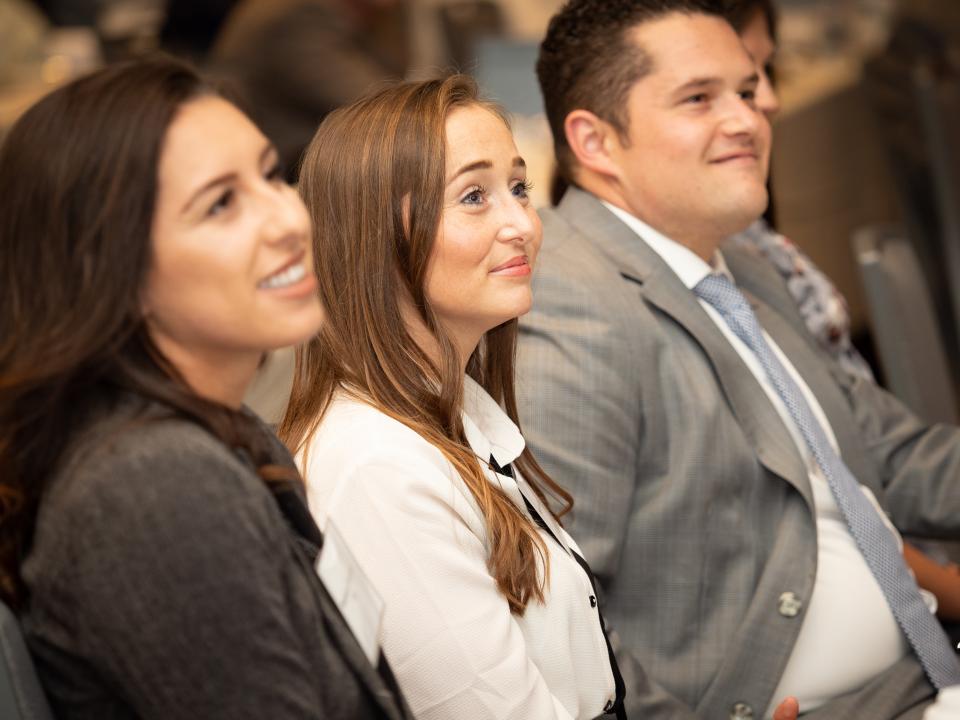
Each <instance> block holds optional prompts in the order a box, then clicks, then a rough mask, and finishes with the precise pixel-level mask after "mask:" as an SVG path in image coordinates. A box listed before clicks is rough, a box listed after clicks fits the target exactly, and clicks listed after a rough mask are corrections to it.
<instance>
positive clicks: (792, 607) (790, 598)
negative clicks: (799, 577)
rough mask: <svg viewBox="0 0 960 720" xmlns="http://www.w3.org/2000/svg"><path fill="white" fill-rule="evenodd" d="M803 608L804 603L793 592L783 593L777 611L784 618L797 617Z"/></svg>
mask: <svg viewBox="0 0 960 720" xmlns="http://www.w3.org/2000/svg"><path fill="white" fill-rule="evenodd" d="M802 608H803V601H802V600H801V599H800V598H798V597H797V596H796V595H795V594H794V593H792V592H785V593H783V594H782V595H781V596H780V599H779V600H778V601H777V611H778V612H779V613H780V614H781V615H783V616H784V617H788V618H792V617H796V616H797V615H799V614H800V610H801V609H802Z"/></svg>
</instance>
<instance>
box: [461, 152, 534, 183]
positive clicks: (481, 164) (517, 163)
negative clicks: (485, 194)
mask: <svg viewBox="0 0 960 720" xmlns="http://www.w3.org/2000/svg"><path fill="white" fill-rule="evenodd" d="M511 166H512V167H522V168H525V167H526V166H527V163H526V162H525V161H524V159H523V158H522V157H520V156H519V155H518V156H517V157H515V158H514V159H513V162H512V163H511ZM492 167H493V163H492V162H490V161H489V160H477V161H476V162H472V163H468V164H466V165H464V166H463V167H462V168H460V169H459V170H457V171H456V172H455V173H454V174H453V175H452V176H451V177H450V179H449V180H447V185H449V184H450V183H452V182H453V181H454V180H456V179H457V178H458V177H460V176H461V175H463V174H464V173H468V172H472V171H474V170H489V169H490V168H492Z"/></svg>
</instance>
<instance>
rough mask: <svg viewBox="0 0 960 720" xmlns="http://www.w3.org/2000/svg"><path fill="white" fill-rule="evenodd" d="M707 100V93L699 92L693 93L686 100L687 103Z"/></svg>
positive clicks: (692, 103) (694, 103) (693, 103)
mask: <svg viewBox="0 0 960 720" xmlns="http://www.w3.org/2000/svg"><path fill="white" fill-rule="evenodd" d="M706 101H707V94H706V93H697V94H696V95H691V96H690V97H688V98H686V99H685V100H684V102H685V103H690V104H691V105H696V104H698V103H702V102H706Z"/></svg>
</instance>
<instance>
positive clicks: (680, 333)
mask: <svg viewBox="0 0 960 720" xmlns="http://www.w3.org/2000/svg"><path fill="white" fill-rule="evenodd" d="M542 218H543V223H544V243H543V248H542V251H541V255H540V258H539V260H538V264H537V268H536V271H535V275H534V307H533V311H532V312H531V313H530V314H529V315H528V316H527V317H525V318H523V319H522V321H521V326H520V328H521V339H520V352H519V370H518V379H517V390H518V394H519V396H520V416H521V420H522V424H523V429H524V435H525V437H526V438H527V440H528V443H529V444H530V446H531V447H532V449H533V451H534V452H535V454H536V456H537V458H538V459H539V460H540V462H541V463H542V464H543V465H544V467H545V468H546V470H547V471H548V472H549V473H551V474H552V476H553V477H554V479H556V480H557V482H559V483H560V484H561V485H563V486H565V487H566V488H568V489H569V490H570V491H571V492H572V493H573V495H574V497H575V500H576V505H575V508H574V514H573V518H572V520H571V521H570V522H569V524H570V528H569V529H570V531H571V533H572V534H573V536H574V537H575V538H576V539H577V542H578V543H580V546H581V547H582V548H583V550H584V554H585V555H586V557H587V559H588V561H589V562H590V564H591V566H592V567H593V568H594V570H595V571H596V573H597V575H598V576H599V577H600V579H601V581H602V583H603V586H604V588H605V590H606V597H605V600H606V611H605V612H606V614H607V617H608V619H609V621H610V623H611V625H612V627H613V629H614V630H615V631H616V633H617V634H618V636H619V641H620V644H621V649H620V658H621V660H620V664H621V668H623V670H624V675H625V677H626V680H627V707H628V709H629V710H630V712H631V713H632V714H634V715H635V716H636V717H639V718H644V720H647V719H648V718H683V717H702V718H728V717H733V718H736V717H751V716H752V717H756V718H759V717H760V716H761V714H762V713H763V712H764V711H765V709H766V707H767V706H768V704H769V703H770V701H771V695H772V693H773V691H774V690H775V688H776V685H777V683H778V680H779V678H780V676H781V674H782V672H783V669H784V667H785V665H786V663H787V660H788V658H789V657H790V653H791V651H792V648H793V644H794V642H795V640H796V637H797V634H798V632H799V630H800V626H801V622H802V620H803V616H804V613H803V606H802V605H801V611H800V612H799V614H793V613H792V611H791V609H790V608H789V605H791V603H790V602H786V601H787V600H790V599H793V598H796V599H799V601H800V602H801V603H803V602H804V600H805V599H807V598H809V597H810V593H811V590H812V586H813V581H814V578H815V575H816V569H817V568H816V557H817V553H816V542H817V539H816V529H815V523H814V514H813V500H812V495H811V488H810V486H809V481H808V478H807V474H806V470H805V468H804V465H803V461H802V459H801V457H800V456H799V454H798V452H797V450H796V447H795V445H794V444H793V441H792V439H791V438H790V436H789V434H788V432H787V430H786V428H785V427H784V425H783V423H782V422H781V420H780V418H779V416H778V415H777V414H776V411H775V410H774V408H773V406H772V405H771V404H770V403H769V401H768V400H767V398H766V396H765V395H764V393H763V391H762V390H761V388H760V387H759V385H758V384H757V382H756V380H755V378H754V377H753V376H752V375H751V374H750V371H749V370H748V369H747V367H746V366H745V365H744V364H743V362H742V361H741V360H740V358H739V356H738V355H737V354H736V352H735V350H734V349H733V348H732V347H731V346H730V345H729V343H728V342H727V341H726V339H725V338H724V337H723V335H722V333H721V332H720V331H719V330H718V329H717V327H716V326H715V325H714V324H713V322H712V321H711V320H710V318H709V316H708V315H707V314H706V313H705V312H704V311H703V309H702V308H701V307H700V305H699V303H698V302H697V300H696V298H695V296H694V295H693V294H692V293H691V292H690V291H689V290H688V289H687V288H686V287H685V286H684V285H683V284H682V283H681V282H680V280H679V278H677V277H676V275H675V274H674V273H673V272H672V271H671V270H670V269H669V267H668V266H667V265H666V264H665V263H664V262H663V261H662V260H661V259H660V257H659V256H658V255H657V254H656V253H654V252H653V251H652V250H651V249H650V248H649V247H648V246H647V245H646V244H645V243H644V242H642V241H641V240H639V239H638V238H637V236H636V234H635V233H634V232H633V231H632V230H631V229H630V228H628V227H627V226H626V225H624V224H623V223H622V222H621V221H620V220H619V219H617V218H616V217H615V216H614V215H613V213H611V212H610V211H609V210H607V209H606V208H605V207H604V206H603V205H602V204H601V203H600V202H599V201H598V200H597V199H596V198H594V197H593V196H591V195H588V194H586V193H584V192H582V191H580V190H577V189H575V188H574V189H571V190H570V191H568V193H567V195H566V196H565V197H564V200H563V202H562V203H561V204H560V206H559V207H558V208H556V209H555V210H545V211H543V213H542ZM725 258H726V259H727V262H728V265H729V266H730V268H731V270H732V272H733V273H734V275H735V277H736V279H737V282H738V283H739V285H740V287H741V288H742V289H744V290H745V291H746V292H747V294H748V295H749V296H750V297H751V300H752V301H753V302H754V303H755V309H756V312H757V314H758V316H759V318H760V321H761V323H762V324H763V325H764V327H765V328H766V330H767V331H768V332H769V333H770V334H771V336H772V337H773V338H774V339H775V340H776V342H777V343H778V344H779V345H780V347H781V348H782V349H783V350H784V352H785V353H786V354H787V355H788V356H789V357H790V358H791V361H792V362H793V363H794V364H795V366H796V367H797V369H798V370H799V372H800V373H801V374H802V375H803V377H804V379H805V380H806V382H807V383H808V384H809V386H810V387H811V389H812V390H813V392H814V394H815V395H816V397H817V399H818V400H819V402H820V403H821V405H822V406H823V409H824V411H825V412H826V414H827V416H828V417H829V419H830V422H831V424H832V426H833V429H834V431H835V433H836V435H837V440H838V442H839V443H840V447H841V450H842V454H843V457H844V459H845V460H846V462H847V464H848V465H849V467H850V468H851V469H852V470H853V472H854V474H855V475H856V477H858V478H859V479H860V480H861V482H863V483H864V484H866V485H868V486H869V487H870V488H871V489H872V490H873V492H874V493H875V495H876V496H877V498H878V499H879V501H880V502H881V503H882V504H883V506H884V507H885V508H886V509H887V510H888V511H889V513H890V514H891V516H892V518H893V520H894V522H895V523H896V524H897V525H898V527H900V529H901V530H904V531H908V532H912V533H915V534H920V535H940V536H946V535H952V536H954V537H955V536H957V535H958V534H960V489H958V487H957V484H956V478H957V477H958V475H960V432H958V430H957V429H956V428H947V427H934V428H928V427H925V426H923V425H922V424H921V423H920V422H919V421H918V420H917V419H916V418H915V417H913V416H912V415H911V414H910V413H909V411H907V410H906V409H905V408H904V407H903V406H902V405H901V404H900V403H899V402H898V401H896V400H895V399H894V398H893V397H891V396H890V395H889V394H887V393H885V392H884V391H882V390H881V389H879V388H878V387H877V386H876V385H874V384H872V383H866V382H862V381H858V380H856V379H854V378H852V377H850V376H848V375H845V374H844V373H843V372H842V371H840V370H839V368H838V367H837V366H836V365H835V364H833V363H832V361H830V360H829V358H827V357H826V355H824V354H822V353H821V352H820V351H819V350H818V349H817V348H816V347H815V345H814V343H813V341H812V339H811V338H810V337H809V336H808V335H807V333H806V329H805V327H804V325H803V322H802V320H801V318H800V317H799V315H798V314H797V312H796V309H795V305H794V303H793V301H792V300H791V298H790V295H789V294H788V292H787V290H786V288H785V286H784V285H783V282H782V280H781V279H780V278H779V276H778V275H777V274H776V272H774V271H773V270H772V269H771V268H769V266H767V265H766V264H765V263H763V261H762V260H760V259H758V258H754V257H752V256H750V255H748V254H742V253H738V252H737V251H736V250H730V251H728V252H725ZM761 298H762V299H761ZM785 593H792V596H785V595H784V594H785ZM781 598H783V600H782V599H781ZM931 694H932V688H931V687H930V686H929V684H928V683H927V682H926V680H925V678H924V677H923V675H922V672H921V671H920V669H919V664H918V663H917V662H915V661H914V659H913V657H912V656H911V657H908V658H907V659H905V660H904V661H903V662H902V663H901V664H900V666H897V667H895V668H894V669H892V670H891V671H890V672H888V673H886V674H885V675H884V676H883V677H882V678H878V680H877V682H876V683H875V685H874V686H871V687H870V688H867V689H865V690H864V691H862V692H860V693H857V694H856V696H855V697H850V698H844V699H842V700H838V701H837V702H835V703H832V704H831V705H830V706H829V707H828V708H824V709H823V710H822V711H821V713H818V714H817V716H818V717H820V716H822V717H827V718H840V717H843V718H845V719H847V720H849V719H851V718H865V719H866V718H869V719H870V720H880V719H882V718H892V717H901V716H902V717H912V715H911V714H910V713H916V715H917V716H919V713H920V711H921V710H922V707H923V705H924V704H925V702H927V700H928V699H929V698H930V696H931ZM841 703H842V704H841ZM750 713H753V714H752V715H751V714H750Z"/></svg>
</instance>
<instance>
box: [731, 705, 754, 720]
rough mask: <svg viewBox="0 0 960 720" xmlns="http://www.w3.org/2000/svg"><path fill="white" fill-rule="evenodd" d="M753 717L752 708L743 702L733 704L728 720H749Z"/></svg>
mask: <svg viewBox="0 0 960 720" xmlns="http://www.w3.org/2000/svg"><path fill="white" fill-rule="evenodd" d="M752 717H753V708H752V707H750V706H749V705H747V704H746V703H744V702H738V703H734V705H733V707H732V708H730V720H750V718H752Z"/></svg>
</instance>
